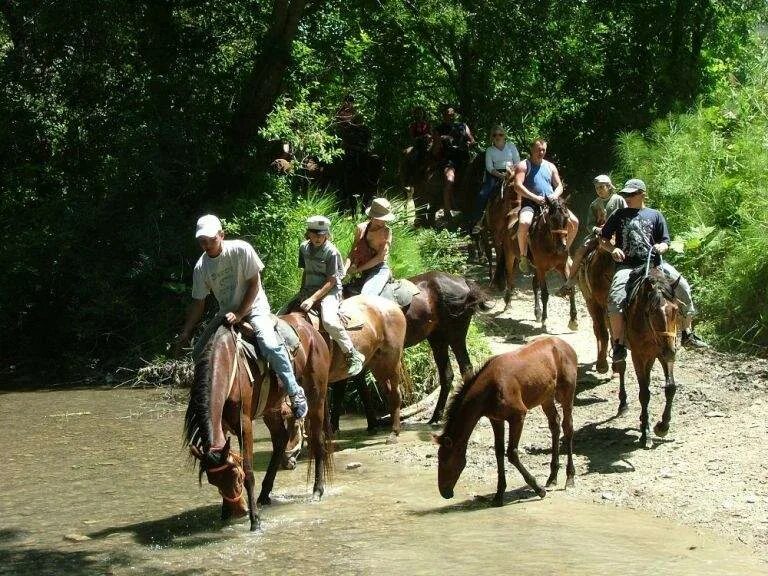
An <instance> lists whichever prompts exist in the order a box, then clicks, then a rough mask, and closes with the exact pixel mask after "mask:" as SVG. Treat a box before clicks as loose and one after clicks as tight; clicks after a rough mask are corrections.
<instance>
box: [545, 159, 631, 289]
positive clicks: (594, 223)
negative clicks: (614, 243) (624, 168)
mask: <svg viewBox="0 0 768 576" xmlns="http://www.w3.org/2000/svg"><path fill="white" fill-rule="evenodd" d="M594 184H595V193H596V194H597V198H595V199H594V200H593V201H592V204H590V205H589V219H588V220H587V230H589V232H588V234H587V237H586V238H585V239H584V242H583V244H582V245H581V246H579V248H578V249H577V250H576V254H574V255H573V262H572V263H571V272H570V274H569V275H568V280H567V282H566V283H565V284H563V286H562V287H561V288H560V290H558V292H557V295H558V296H562V297H565V296H568V294H570V293H571V290H573V287H574V286H575V285H576V282H577V280H578V278H579V268H580V267H581V262H582V261H583V260H584V257H585V256H586V255H587V254H589V253H590V252H592V251H593V250H594V249H595V248H597V247H598V245H599V243H600V230H601V229H602V226H603V224H605V221H606V220H608V218H609V217H610V216H611V214H613V213H614V212H616V210H618V209H619V208H626V207H627V203H626V201H625V200H624V198H622V196H621V194H617V193H616V188H615V187H614V185H613V182H611V178H610V176H606V175H605V174H600V175H599V176H595V180H594Z"/></svg>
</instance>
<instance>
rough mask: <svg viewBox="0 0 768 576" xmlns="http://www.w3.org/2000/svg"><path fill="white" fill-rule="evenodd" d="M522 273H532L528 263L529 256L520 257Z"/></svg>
mask: <svg viewBox="0 0 768 576" xmlns="http://www.w3.org/2000/svg"><path fill="white" fill-rule="evenodd" d="M519 266H520V272H522V273H523V274H528V272H530V271H531V265H530V264H529V263H528V256H520V264H519Z"/></svg>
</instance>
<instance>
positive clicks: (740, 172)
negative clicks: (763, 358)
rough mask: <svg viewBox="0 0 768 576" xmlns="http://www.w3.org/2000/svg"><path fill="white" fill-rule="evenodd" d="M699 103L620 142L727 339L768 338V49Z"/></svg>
mask: <svg viewBox="0 0 768 576" xmlns="http://www.w3.org/2000/svg"><path fill="white" fill-rule="evenodd" d="M740 76H741V77H742V80H738V79H737V77H736V76H735V75H733V76H731V77H730V82H729V83H728V84H727V85H724V86H722V87H721V88H720V89H719V90H717V91H716V92H714V93H713V94H712V95H711V97H710V98H709V99H708V100H707V101H705V102H703V103H702V104H700V105H699V106H698V107H697V108H696V109H694V110H692V111H691V112H689V113H687V114H683V115H676V116H669V117H668V118H665V119H664V120H660V121H658V122H656V123H655V124H654V126H653V127H652V129H651V130H649V131H648V132H647V133H645V134H640V133H637V132H632V133H629V134H626V135H624V136H622V137H621V138H620V140H619V147H618V150H619V156H620V159H621V171H622V172H623V173H624V175H627V176H628V175H630V174H631V175H634V176H637V177H640V178H643V179H644V180H645V181H646V184H647V185H648V187H649V195H650V204H651V205H652V206H654V207H657V208H659V209H660V210H661V211H662V212H663V213H664V214H665V215H666V217H667V219H668V221H669V225H670V231H671V234H672V236H673V240H674V242H673V248H674V249H676V250H678V251H679V253H678V254H672V255H670V258H671V259H672V260H674V263H675V264H676V265H678V266H679V268H680V270H681V271H682V272H683V273H684V274H685V275H686V276H687V278H688V279H689V280H690V281H691V283H692V285H693V289H694V298H695V301H696V302H697V304H698V306H699V308H700V312H701V319H702V321H703V325H704V327H705V328H706V330H707V332H708V333H709V334H710V335H711V336H712V337H714V338H716V339H718V340H719V341H720V342H721V343H722V344H726V345H730V346H737V347H738V346H742V345H759V346H766V345H768V298H766V296H765V295H766V286H768V233H767V232H768V196H766V192H765V182H766V181H768V49H767V48H766V47H765V46H762V47H761V49H760V53H759V56H758V57H757V58H756V59H755V60H754V61H753V62H752V63H751V65H750V64H747V65H745V71H744V73H743V74H741V75H740Z"/></svg>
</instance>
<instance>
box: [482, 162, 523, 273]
mask: <svg viewBox="0 0 768 576" xmlns="http://www.w3.org/2000/svg"><path fill="white" fill-rule="evenodd" d="M483 169H485V168H483ZM519 207H520V201H519V200H518V197H517V192H516V191H515V187H514V174H512V173H509V174H507V176H506V178H504V180H503V181H502V182H501V184H500V185H499V186H498V188H497V189H496V190H495V191H494V192H493V194H492V195H491V198H490V200H489V201H488V205H487V206H486V209H485V212H484V213H483V217H482V219H481V220H480V223H481V230H480V233H479V234H478V237H477V246H478V248H477V251H478V253H482V254H483V255H484V256H485V259H486V262H487V263H488V281H489V282H493V276H494V262H495V260H494V258H493V251H494V250H495V251H496V254H500V253H501V251H502V249H503V244H504V236H505V235H506V234H507V226H508V223H509V219H510V217H512V213H513V211H515V210H516V209H518V208H519Z"/></svg>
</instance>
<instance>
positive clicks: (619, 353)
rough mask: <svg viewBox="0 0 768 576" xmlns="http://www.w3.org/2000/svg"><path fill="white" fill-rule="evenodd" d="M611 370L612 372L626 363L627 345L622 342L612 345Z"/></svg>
mask: <svg viewBox="0 0 768 576" xmlns="http://www.w3.org/2000/svg"><path fill="white" fill-rule="evenodd" d="M612 356H613V370H614V372H615V371H616V370H617V369H618V368H620V367H622V366H625V365H626V363H627V347H626V346H624V344H614V345H613V354H612Z"/></svg>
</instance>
